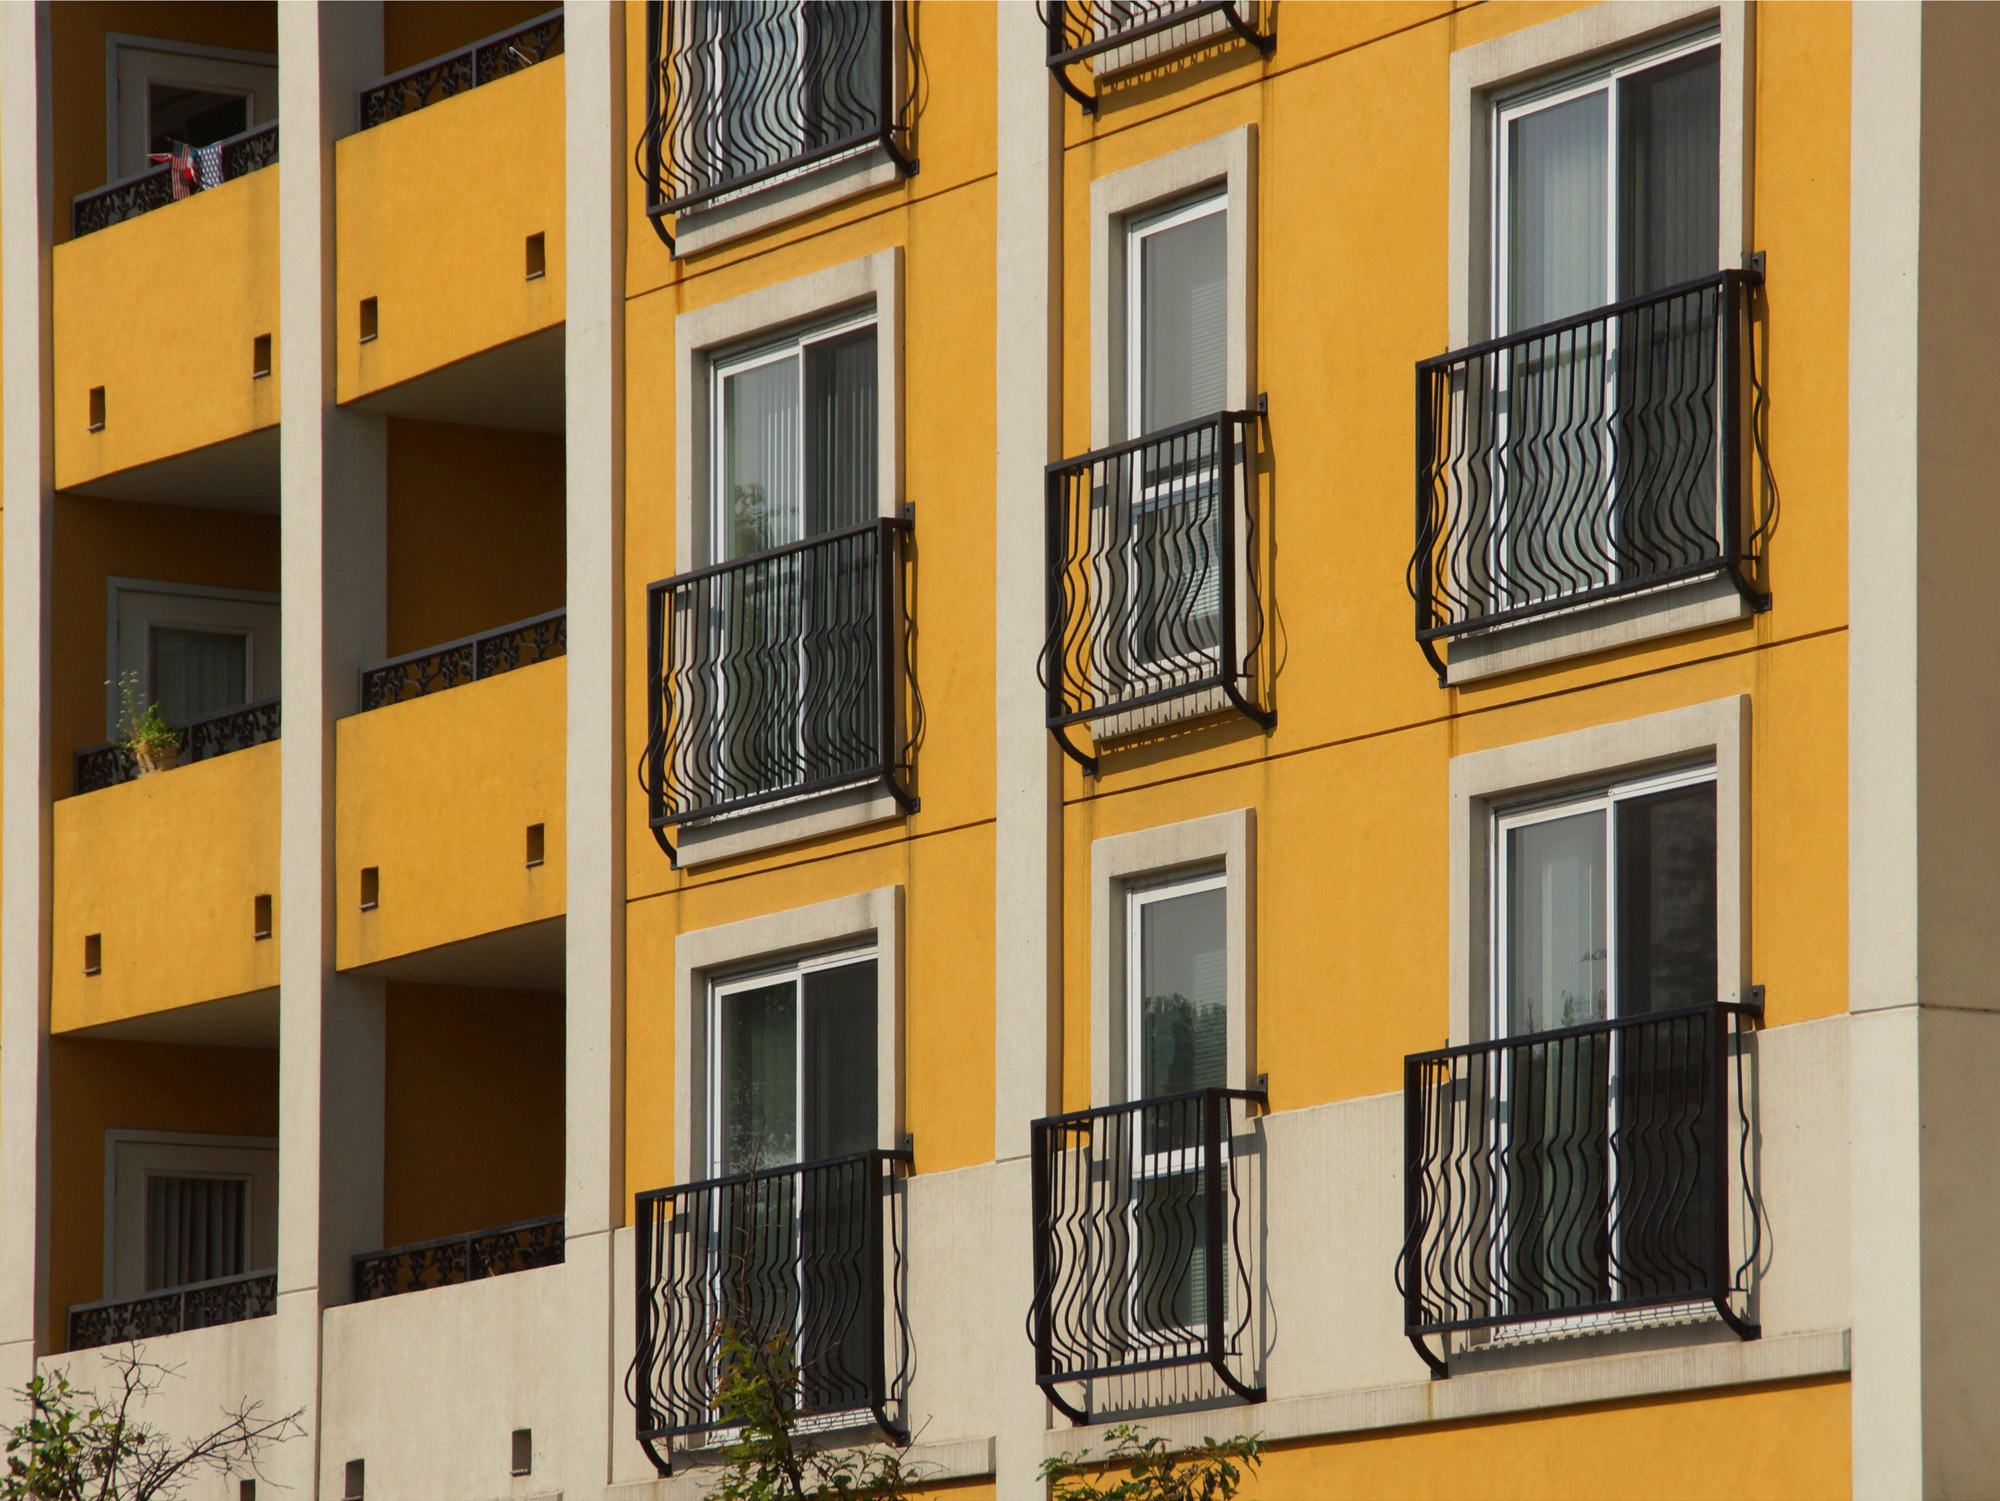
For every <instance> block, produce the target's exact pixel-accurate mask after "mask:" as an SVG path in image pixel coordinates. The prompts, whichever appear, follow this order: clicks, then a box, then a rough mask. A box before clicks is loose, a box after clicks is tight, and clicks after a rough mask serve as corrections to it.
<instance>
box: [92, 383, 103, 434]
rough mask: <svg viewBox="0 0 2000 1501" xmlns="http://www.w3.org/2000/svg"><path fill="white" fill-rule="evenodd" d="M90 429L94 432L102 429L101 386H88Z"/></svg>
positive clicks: (99, 431)
mask: <svg viewBox="0 0 2000 1501" xmlns="http://www.w3.org/2000/svg"><path fill="white" fill-rule="evenodd" d="M90 430H91V431H92V432H94V433H101V432H103V431H104V387H102V386H92V387H91V388H90Z"/></svg>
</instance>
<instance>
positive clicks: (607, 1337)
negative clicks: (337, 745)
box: [560, 0, 632, 1496]
mask: <svg viewBox="0 0 2000 1501" xmlns="http://www.w3.org/2000/svg"><path fill="white" fill-rule="evenodd" d="M625 22H626V10H625V7H624V6H623V5H621V4H615V3H606V0H580V3H579V0H572V3H571V4H570V5H569V6H568V8H567V9H566V11H565V12H564V21H563V30H564V36H563V51H564V55H565V59H566V61H565V62H564V64H563V67H564V69H565V88H566V99H565V103H564V118H565V128H566V132H567V144H566V148H565V154H564V170H565V173H566V193H567V198H568V201H567V204H566V205H565V209H564V214H565V223H566V230H565V235H566V238H565V251H564V254H565V256H566V257H567V263H568V271H567V275H568V277H569V284H568V287H567V288H566V297H567V306H568V326H567V328H566V329H565V331H564V363H565V367H566V369H565V379H566V382H567V385H566V388H565V392H564V400H565V404H566V408H567V412H566V416H565V419H564V422H565V428H566V431H567V459H566V464H567V476H566V490H567V504H568V512H567V521H568V548H569V553H568V568H569V577H568V581H567V584H566V588H567V599H568V610H569V623H568V630H569V669H568V670H569V706H568V712H569V766H568V785H567V794H566V795H567V806H568V809H569V814H568V827H569V832H568V836H567V837H568V840H569V845H568V850H567V859H568V862H569V877H568V879H569V905H568V914H569V915H568V917H567V918H566V919H565V933H566V937H567V954H566V958H565V980H564V986H565V992H566V993H565V1005H566V1008H567V1009H566V1026H567V1031H566V1038H567V1041H566V1049H567V1051H566V1053H565V1068H566V1073H567V1084H566V1089H565V1100H566V1104H565V1107H564V1109H565V1116H566V1120H565V1138H564V1153H565V1161H566V1164H567V1175H568V1176H567V1183H566V1186H565V1189H564V1205H565V1208H564V1213H565V1215H566V1219H567V1223H566V1235H567V1241H568V1244H567V1246H566V1248H565V1250H564V1261H565V1263H566V1265H567V1271H566V1272H565V1274H564V1275H565V1281H566V1285H567V1288H568V1293H567V1296H568V1298H569V1300H570V1319H569V1329H570V1340H569V1345H568V1351H567V1354H566V1359H567V1360H568V1361H569V1363H570V1370H569V1379H568V1391H569V1404H570V1405H569V1412H568V1418H567V1421H566V1422H565V1425H564V1430H565V1431H564V1434H563V1439H562V1443H563V1451H562V1454H561V1456H560V1464H561V1474H562V1476H563V1492H564V1494H565V1495H570V1496H596V1495H601V1494H602V1493H603V1491H604V1488H605V1486H606V1485H607V1484H608V1483H609V1481H610V1477H611V1455H612V1452H613V1451H612V1439H613V1435H614V1433H615V1432H617V1431H618V1425H620V1424H623V1425H625V1426H626V1428H627V1429H628V1430H629V1426H630V1423H631V1408H630V1407H629V1406H627V1405H626V1403H625V1398H624V1393H623V1382H622V1377H623V1372H622V1371H620V1370H618V1369H617V1362H616V1357H615V1354H614V1351H615V1348H616V1343H615V1340H614V1337H613V1336H614V1330H613V1328H612V1318H613V1314H614V1311H615V1309H616V1307H617V1299H616V1296H615V1288H614V1285H613V1266H614V1263H613V1258H612V1254H611V1245H612V1237H613V1234H614V1233H615V1232H616V1231H617V1229H618V1227H619V1226H621V1225H622V1224H624V1223H625V1204H626V1195H625V814H626V804H625V799H626V796H627V793H628V791H629V789H630V787H631V786H632V781H631V778H630V777H629V776H628V775H627V772H626V747H625V715H624V712H623V705H624V694H623V692H622V685H623V684H624V681H625V652H624V641H625V590H624V577H625V572H624V570H625V195H626V191H627V182H628V180H627V177H626V173H627V172H629V171H630V165H631V164H630V158H629V157H628V156H627V155H626V153H625V102H624V101H625Z"/></svg>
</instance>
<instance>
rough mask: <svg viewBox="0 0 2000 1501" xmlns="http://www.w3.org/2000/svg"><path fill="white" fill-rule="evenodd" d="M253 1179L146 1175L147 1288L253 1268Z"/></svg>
mask: <svg viewBox="0 0 2000 1501" xmlns="http://www.w3.org/2000/svg"><path fill="white" fill-rule="evenodd" d="M249 1203H250V1185H249V1183H248V1182H246V1181H245V1180H244V1179H242V1178H167V1177H153V1176H151V1175H148V1176H147V1179H146V1291H148V1292H157V1291H159V1290H160V1289H161V1288H167V1287H184V1286H186V1285H187V1284H188V1283H190V1282H207V1281H209V1280H210V1279H212V1278H215V1277H234V1276H237V1275H239V1274H240V1273H242V1272H246V1271H248V1270H249V1268H248V1267H247V1266H245V1265H244V1259H245V1253H246V1251H247V1249H248V1246H247V1242H248V1233H247V1225H248V1214H247V1210H248V1207H249Z"/></svg>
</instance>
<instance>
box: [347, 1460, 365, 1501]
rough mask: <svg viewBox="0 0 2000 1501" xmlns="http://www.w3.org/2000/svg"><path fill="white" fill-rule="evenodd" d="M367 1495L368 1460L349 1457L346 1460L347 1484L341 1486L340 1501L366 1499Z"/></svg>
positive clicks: (360, 1500)
mask: <svg viewBox="0 0 2000 1501" xmlns="http://www.w3.org/2000/svg"><path fill="white" fill-rule="evenodd" d="M367 1495H368V1461H367V1460H365V1459H350V1460H349V1461H348V1462H347V1484H346V1485H344V1486H342V1487H341V1501H366V1498H367Z"/></svg>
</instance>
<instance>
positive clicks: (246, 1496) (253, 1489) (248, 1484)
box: [236, 1480, 257, 1501]
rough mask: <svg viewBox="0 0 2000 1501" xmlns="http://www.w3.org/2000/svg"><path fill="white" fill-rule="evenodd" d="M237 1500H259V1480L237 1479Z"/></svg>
mask: <svg viewBox="0 0 2000 1501" xmlns="http://www.w3.org/2000/svg"><path fill="white" fill-rule="evenodd" d="M236 1501H257V1482H256V1481H254V1480H239V1481H237V1482H236Z"/></svg>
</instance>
